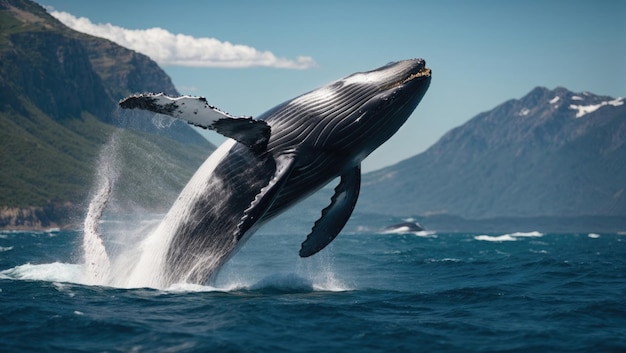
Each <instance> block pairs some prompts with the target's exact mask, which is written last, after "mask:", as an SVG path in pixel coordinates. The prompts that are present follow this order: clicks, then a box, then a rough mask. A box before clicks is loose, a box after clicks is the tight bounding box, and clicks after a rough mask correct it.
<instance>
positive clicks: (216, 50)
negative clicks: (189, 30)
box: [48, 9, 317, 69]
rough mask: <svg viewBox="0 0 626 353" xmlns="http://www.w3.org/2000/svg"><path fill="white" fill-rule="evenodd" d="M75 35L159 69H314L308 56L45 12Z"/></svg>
mask: <svg viewBox="0 0 626 353" xmlns="http://www.w3.org/2000/svg"><path fill="white" fill-rule="evenodd" d="M48 11H49V12H50V14H51V15H52V16H54V17H56V18H57V19H58V20H59V21H61V22H62V23H63V24H65V25H66V26H68V27H70V28H72V29H74V30H75V31H78V32H82V33H87V34H90V35H92V36H96V37H102V38H106V39H108V40H110V41H113V42H115V43H117V44H119V45H121V46H123V47H126V48H129V49H132V50H135V51H137V52H140V53H142V54H145V55H147V56H149V57H150V58H151V59H152V60H154V61H156V62H157V63H159V64H160V65H175V66H195V67H225V68H242V67H253V66H266V67H275V68H281V69H308V68H311V67H315V66H317V64H316V63H315V61H314V60H313V58H311V57H310V56H299V57H298V58H297V59H296V60H289V59H285V58H279V57H276V56H275V55H274V54H273V53H272V52H269V51H259V50H257V49H255V48H252V47H249V46H246V45H240V44H232V43H229V42H221V41H219V40H217V39H215V38H207V37H203V38H196V37H192V36H189V35H185V34H173V33H170V32H168V31H167V30H165V29H163V28H158V27H154V28H149V29H137V30H135V29H126V28H122V27H118V26H114V25H112V24H110V23H107V24H100V23H98V24H94V23H92V22H91V21H90V20H89V19H88V18H85V17H80V18H77V17H75V16H73V15H72V14H69V13H67V12H60V11H55V10H52V9H49V10H48Z"/></svg>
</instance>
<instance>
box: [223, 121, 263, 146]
mask: <svg viewBox="0 0 626 353" xmlns="http://www.w3.org/2000/svg"><path fill="white" fill-rule="evenodd" d="M211 129H213V130H215V131H217V132H219V133H220V134H222V135H224V136H226V137H230V138H232V139H233V140H235V141H238V142H241V143H243V144H244V145H246V146H248V147H250V148H252V149H254V150H259V151H262V150H265V149H266V148H267V142H268V141H269V139H270V133H271V130H270V126H269V125H267V123H266V122H265V121H263V120H254V119H252V118H223V119H218V120H216V121H215V122H214V123H213V125H211Z"/></svg>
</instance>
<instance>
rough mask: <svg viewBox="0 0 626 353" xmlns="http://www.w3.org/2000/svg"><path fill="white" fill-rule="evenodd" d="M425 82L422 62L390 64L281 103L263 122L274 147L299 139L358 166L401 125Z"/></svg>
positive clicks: (426, 74) (425, 87)
mask: <svg viewBox="0 0 626 353" xmlns="http://www.w3.org/2000/svg"><path fill="white" fill-rule="evenodd" d="M430 80H431V70H430V69H428V68H426V62H425V61H424V60H423V59H412V60H404V61H399V62H392V63H389V64H387V65H385V66H382V67H380V68H377V69H374V70H371V71H366V72H357V73H354V74H352V75H350V76H347V77H345V78H343V79H340V80H337V81H334V82H331V83H330V84H328V85H326V86H324V87H321V88H319V89H317V90H314V91H311V92H309V93H307V94H304V95H302V96H300V97H297V98H295V99H293V100H291V101H289V102H285V103H284V104H282V105H280V106H278V107H276V108H275V109H273V110H271V111H269V112H268V113H266V115H265V117H264V118H266V119H267V120H268V123H269V124H270V125H271V126H272V135H273V138H274V145H277V144H278V145H281V144H284V143H286V141H287V140H288V139H289V138H291V139H300V141H298V143H300V144H303V143H304V144H312V145H313V147H314V148H317V149H323V150H327V151H333V152H334V153H340V154H345V155H346V157H347V158H349V159H351V160H355V161H356V162H360V161H361V160H362V159H363V158H365V157H366V156H367V155H369V154H370V153H371V152H372V151H374V150H375V149H376V148H377V147H378V146H380V145H381V144H382V143H384V142H385V141H387V140H388V139H389V138H390V137H391V136H392V135H393V134H394V133H395V132H396V131H397V130H398V129H399V128H400V127H401V126H402V124H404V122H405V121H406V120H407V118H408V117H409V116H410V115H411V113H412V112H413V110H414V109H415V107H416V106H417V105H418V104H419V102H420V101H421V99H422V97H423V96H424V94H425V93H426V91H427V90H428V87H429V85H430ZM287 125H289V127H287ZM295 126H297V127H295ZM287 131H288V132H287ZM270 144H272V141H270Z"/></svg>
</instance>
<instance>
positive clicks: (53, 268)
mask: <svg viewBox="0 0 626 353" xmlns="http://www.w3.org/2000/svg"><path fill="white" fill-rule="evenodd" d="M0 278H4V279H18V280H33V281H46V282H69V283H78V284H87V283H84V282H85V281H84V270H83V266H82V265H77V264H68V263H62V262H53V263H50V264H37V265H35V264H29V263H28V264H24V265H20V266H16V267H13V268H10V269H8V270H3V271H0Z"/></svg>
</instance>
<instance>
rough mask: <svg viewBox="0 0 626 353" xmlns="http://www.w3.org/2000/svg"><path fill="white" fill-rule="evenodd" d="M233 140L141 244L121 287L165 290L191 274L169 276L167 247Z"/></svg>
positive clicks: (202, 261) (210, 160)
mask: <svg viewBox="0 0 626 353" xmlns="http://www.w3.org/2000/svg"><path fill="white" fill-rule="evenodd" d="M234 143H235V141H234V140H230V142H227V143H223V144H222V145H221V146H220V147H219V148H218V149H217V150H216V151H214V152H213V153H212V154H211V156H210V157H209V158H208V159H207V160H206V161H205V162H204V164H202V166H201V167H200V168H199V169H198V171H197V172H196V173H195V174H194V176H193V177H192V178H191V180H190V181H189V183H188V184H187V185H186V186H185V188H184V189H183V191H182V192H181V194H180V196H179V197H178V199H177V200H176V202H174V205H173V206H172V207H171V208H170V210H169V211H168V213H167V214H166V215H165V217H164V218H163V220H162V221H161V223H160V224H159V226H158V227H157V228H156V230H155V231H154V232H152V233H151V234H150V235H148V236H147V237H146V238H145V239H144V240H143V241H142V242H141V244H140V245H139V248H138V251H139V253H140V255H139V260H138V262H137V264H136V265H135V266H134V267H133V269H132V270H131V271H130V273H129V274H128V276H127V278H125V279H123V280H122V281H118V282H117V283H120V286H122V287H129V288H132V287H135V288H136V287H152V288H160V289H164V288H167V287H169V286H171V285H172V284H175V283H181V282H185V279H186V278H187V277H188V274H187V273H177V274H176V276H177V277H176V278H170V277H169V276H168V271H167V270H166V268H165V266H167V264H166V262H165V261H166V257H167V254H168V250H169V248H170V246H176V245H175V244H171V240H172V238H173V236H174V235H175V232H176V231H177V230H178V228H179V225H180V224H181V223H183V222H185V221H186V220H187V219H188V217H189V208H190V206H189V205H191V204H193V203H194V202H195V200H196V198H197V197H199V196H200V195H201V193H202V191H204V189H205V188H206V187H207V186H206V181H207V179H209V177H208V176H209V175H211V174H212V173H213V171H214V170H215V167H216V166H217V165H218V164H219V162H220V161H221V160H222V159H223V158H224V157H225V156H226V154H227V152H228V151H229V150H230V148H231V147H232V146H233V144H234ZM210 260H211V259H206V258H198V259H194V261H197V263H198V264H202V265H206V264H207V263H208V262H210Z"/></svg>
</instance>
